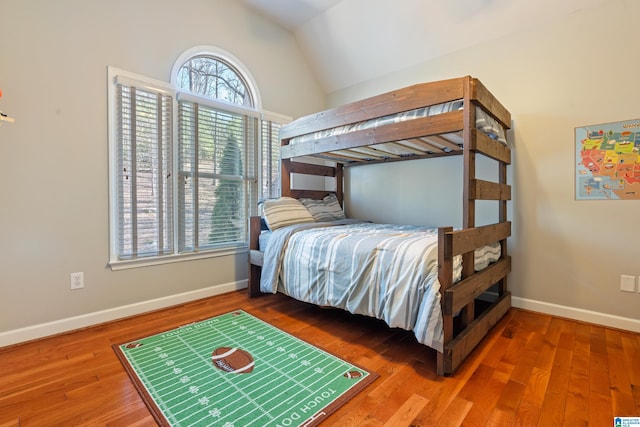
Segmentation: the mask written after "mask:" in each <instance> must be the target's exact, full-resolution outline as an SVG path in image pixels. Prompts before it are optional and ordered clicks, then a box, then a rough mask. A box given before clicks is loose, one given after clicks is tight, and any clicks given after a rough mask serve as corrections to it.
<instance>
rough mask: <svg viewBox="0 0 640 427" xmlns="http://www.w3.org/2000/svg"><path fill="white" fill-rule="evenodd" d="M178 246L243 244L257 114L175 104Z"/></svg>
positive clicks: (252, 200) (252, 194) (251, 197)
mask: <svg viewBox="0 0 640 427" xmlns="http://www.w3.org/2000/svg"><path fill="white" fill-rule="evenodd" d="M178 121H179V124H178V127H179V129H178V153H179V154H178V157H179V158H178V169H179V173H178V215H179V221H178V224H179V232H178V236H179V250H180V252H194V251H200V250H203V249H214V248H222V247H225V248H229V247H231V248H232V247H244V246H246V245H247V239H248V230H247V226H248V216H249V215H250V212H251V210H252V209H251V207H252V206H255V205H256V204H257V196H256V191H255V182H256V166H255V147H256V142H257V136H258V126H259V120H258V118H257V117H255V116H253V115H248V114H242V113H239V112H234V111H228V110H222V109H219V108H216V107H212V106H209V105H205V104H203V103H199V102H195V101H187V100H180V101H179V103H178Z"/></svg>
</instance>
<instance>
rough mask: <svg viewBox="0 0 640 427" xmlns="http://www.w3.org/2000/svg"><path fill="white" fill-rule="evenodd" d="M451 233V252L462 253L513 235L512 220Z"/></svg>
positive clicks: (454, 253)
mask: <svg viewBox="0 0 640 427" xmlns="http://www.w3.org/2000/svg"><path fill="white" fill-rule="evenodd" d="M450 234H451V235H452V241H451V249H450V251H451V254H452V255H453V256H455V255H461V254H464V253H466V252H471V251H473V250H475V249H476V248H480V247H482V246H485V245H488V244H490V243H493V242H498V241H500V240H504V239H506V238H507V237H509V236H511V221H507V222H499V223H497V224H491V225H484V226H482V227H475V228H467V229H463V230H456V231H452V232H451V233H450Z"/></svg>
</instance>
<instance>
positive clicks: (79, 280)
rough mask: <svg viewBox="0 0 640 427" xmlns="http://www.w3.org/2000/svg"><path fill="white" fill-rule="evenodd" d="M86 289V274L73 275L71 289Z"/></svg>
mask: <svg viewBox="0 0 640 427" xmlns="http://www.w3.org/2000/svg"><path fill="white" fill-rule="evenodd" d="M82 288H84V273H83V272H79V273H71V289H72V290H74V289H82Z"/></svg>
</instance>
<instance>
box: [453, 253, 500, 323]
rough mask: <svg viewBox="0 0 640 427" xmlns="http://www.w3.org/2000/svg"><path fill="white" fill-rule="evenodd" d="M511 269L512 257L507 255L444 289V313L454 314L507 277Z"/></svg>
mask: <svg viewBox="0 0 640 427" xmlns="http://www.w3.org/2000/svg"><path fill="white" fill-rule="evenodd" d="M510 271H511V257H506V258H503V259H501V260H499V261H496V262H495V263H493V264H491V265H490V266H488V267H487V268H485V269H484V270H482V271H479V272H477V273H475V274H474V275H472V276H469V277H468V278H466V279H463V280H461V281H460V282H458V283H456V284H454V285H453V286H451V287H450V288H449V289H447V290H446V291H444V297H443V307H442V311H443V313H444V314H448V315H454V314H455V313H457V312H458V311H460V310H461V309H462V308H463V307H464V306H466V305H467V304H469V303H470V302H473V301H474V300H475V299H476V298H477V297H479V296H480V295H482V294H483V293H484V292H485V291H486V290H487V289H489V288H490V287H491V286H493V285H495V284H496V283H497V282H498V281H499V280H501V279H503V278H504V277H506V276H507V274H509V272H510Z"/></svg>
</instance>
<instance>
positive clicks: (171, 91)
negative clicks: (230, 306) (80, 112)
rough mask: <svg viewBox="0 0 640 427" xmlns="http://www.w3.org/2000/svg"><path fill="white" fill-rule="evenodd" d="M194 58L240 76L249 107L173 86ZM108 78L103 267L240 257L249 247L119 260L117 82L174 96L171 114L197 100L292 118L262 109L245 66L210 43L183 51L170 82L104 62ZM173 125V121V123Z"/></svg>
mask: <svg viewBox="0 0 640 427" xmlns="http://www.w3.org/2000/svg"><path fill="white" fill-rule="evenodd" d="M195 56H211V57H213V58H215V59H220V60H222V61H224V62H226V63H227V64H228V65H229V66H231V67H232V68H234V69H236V70H237V72H238V74H239V75H240V76H241V77H242V78H243V80H244V81H245V84H246V85H247V88H248V90H249V91H250V92H251V95H252V99H253V104H254V106H253V108H247V107H242V106H238V105H236V104H231V103H227V102H224V101H218V100H213V99H211V98H207V97H203V96H200V95H199V94H194V93H190V92H189V91H185V90H182V89H180V88H178V87H177V84H176V82H177V75H178V71H179V70H180V68H181V67H182V65H183V64H184V63H185V62H187V61H188V60H190V59H191V58H193V57H195ZM107 76H108V82H109V88H108V91H107V99H108V108H107V110H108V111H107V113H108V150H109V153H108V160H109V165H108V168H109V169H108V170H109V179H108V182H109V260H108V263H107V266H108V267H109V268H110V269H111V270H113V271H117V270H123V269H129V268H136V267H146V266H152V265H163V264H169V263H174V262H180V261H190V260H197V259H206V258H214V257H219V256H233V255H241V254H246V253H247V252H248V247H235V248H216V249H210V250H209V249H207V250H202V251H196V252H180V251H179V249H177V248H176V251H175V252H174V253H172V254H168V255H154V256H149V257H141V258H136V259H120V258H119V252H118V232H119V217H118V215H116V214H114V212H115V210H116V208H117V206H118V185H119V183H118V178H117V177H118V175H117V173H115V168H117V164H118V117H117V113H116V110H115V109H114V106H116V105H117V102H118V101H117V86H118V84H125V85H128V86H135V87H138V88H141V89H148V90H152V91H156V92H160V93H162V94H165V95H168V96H171V97H172V98H173V100H174V102H173V108H172V115H173V117H174V119H175V118H177V117H178V109H179V102H180V101H181V100H183V101H192V102H197V103H199V104H202V105H207V106H210V107H213V108H218V109H222V110H227V111H230V112H232V113H237V114H243V115H246V116H249V117H254V118H257V119H258V120H260V121H261V122H262V121H264V120H269V121H274V122H279V123H280V124H283V123H287V122H290V121H291V117H289V116H286V115H282V114H278V113H274V112H270V111H266V110H262V99H261V96H260V92H259V90H258V86H257V84H256V81H255V79H254V78H253V75H252V74H251V73H250V72H249V70H248V69H247V68H246V67H245V66H244V64H243V63H242V62H241V61H240V60H238V59H237V58H236V57H235V56H234V55H232V54H231V53H229V52H227V51H225V50H223V49H220V48H216V47H213V46H195V47H193V48H190V49H188V50H186V51H185V52H183V53H182V54H181V55H180V56H179V57H178V59H177V60H176V61H175V62H174V65H173V68H172V71H171V78H170V82H165V81H162V80H157V79H154V78H151V77H148V76H144V75H140V74H136V73H133V72H129V71H126V70H122V69H119V68H116V67H112V66H108V67H107ZM174 126H177V124H174ZM257 129H258V134H257V135H256V137H257V144H258V145H257V147H256V152H255V157H254V162H255V168H256V170H255V173H256V177H255V180H256V182H255V183H254V185H255V191H257V197H260V192H261V184H262V183H261V179H262V172H261V162H262V159H261V148H260V145H261V140H262V133H261V132H262V126H261V125H260V126H258V127H257ZM178 134H179V132H177V129H174V131H173V135H172V137H171V141H172V149H173V157H174V159H177V158H178V150H179V144H178V139H179V135H178ZM178 163H179V162H177V161H174V162H173V165H172V167H171V169H172V175H173V176H174V177H177V176H178V172H179V164H178ZM178 209H179V206H178V191H177V189H176V191H173V215H174V218H177V217H178V216H177V215H178ZM256 212H257V206H253V207H251V206H250V207H249V212H247V215H249V216H250V215H255V214H256ZM175 225H176V226H175V227H173V228H174V229H173V238H174V245H177V242H178V241H179V239H178V232H179V227H178V226H177V224H175Z"/></svg>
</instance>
